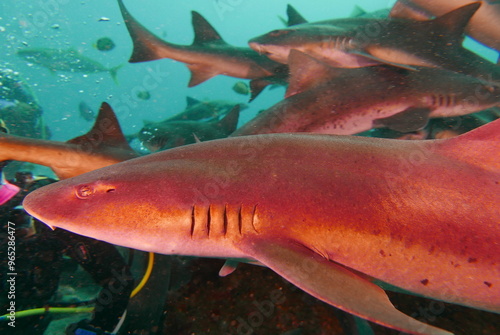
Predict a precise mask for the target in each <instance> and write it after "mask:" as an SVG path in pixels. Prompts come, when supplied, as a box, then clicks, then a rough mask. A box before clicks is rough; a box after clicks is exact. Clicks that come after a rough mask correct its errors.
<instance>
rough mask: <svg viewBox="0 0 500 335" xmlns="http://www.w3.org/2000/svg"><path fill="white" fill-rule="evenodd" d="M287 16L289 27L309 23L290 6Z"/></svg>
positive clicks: (287, 9)
mask: <svg viewBox="0 0 500 335" xmlns="http://www.w3.org/2000/svg"><path fill="white" fill-rule="evenodd" d="M286 15H287V16H288V22H287V26H288V27H291V26H295V25H297V24H303V23H307V20H306V19H304V17H303V16H302V15H300V13H299V12H298V11H297V10H296V9H295V8H294V7H293V6H292V5H290V4H288V5H287V6H286Z"/></svg>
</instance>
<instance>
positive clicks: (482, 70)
mask: <svg viewBox="0 0 500 335" xmlns="http://www.w3.org/2000/svg"><path fill="white" fill-rule="evenodd" d="M479 7H480V3H477V2H476V3H471V4H469V5H466V6H463V7H460V8H457V9H455V10H453V11H451V12H449V13H447V14H444V15H442V16H440V17H438V18H436V19H433V20H427V21H415V20H407V19H390V18H387V19H370V18H348V19H338V20H328V21H323V22H317V23H307V24H299V25H294V26H291V27H289V28H285V29H279V30H274V31H272V32H270V33H267V34H265V35H262V36H259V37H256V38H254V39H251V40H250V42H249V44H250V46H251V47H252V48H253V49H255V50H257V51H259V52H261V53H263V54H266V55H267V56H268V57H270V58H271V59H273V60H275V61H278V62H281V63H284V64H286V63H287V62H288V55H289V53H290V50H292V49H295V50H299V51H302V52H304V53H306V54H308V55H311V56H313V57H315V58H317V59H320V60H322V61H324V62H326V63H328V64H330V65H332V66H336V67H348V68H355V67H362V66H370V65H377V64H381V63H384V64H391V65H395V66H399V67H403V68H408V69H411V68H412V66H427V67H437V68H444V69H449V70H451V71H455V72H460V73H464V74H469V75H473V76H476V77H483V78H484V79H488V80H490V81H500V67H498V66H497V65H496V64H492V63H491V62H488V61H487V60H485V59H483V58H482V57H480V56H478V55H476V54H475V53H473V52H471V51H469V50H467V49H465V48H463V47H462V42H463V38H464V29H465V26H466V25H467V23H468V22H469V19H470V17H472V15H474V13H475V12H476V11H477V9H478V8H479Z"/></svg>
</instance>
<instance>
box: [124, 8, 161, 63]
mask: <svg viewBox="0 0 500 335" xmlns="http://www.w3.org/2000/svg"><path fill="white" fill-rule="evenodd" d="M118 5H119V6H120V11H121V13H122V16H123V21H124V22H125V25H126V26H127V29H128V32H129V34H130V37H131V38H132V42H133V44H134V50H133V51H132V55H131V56H130V59H129V63H139V62H146V61H150V60H156V59H162V58H166V57H165V56H164V55H158V53H157V52H156V50H158V49H161V50H162V51H165V50H168V48H169V47H170V46H171V44H170V43H168V42H165V41H164V40H162V39H160V38H159V37H157V36H156V35H155V34H153V33H152V32H150V31H149V30H147V29H146V27H144V26H143V25H142V24H140V23H139V22H138V21H137V20H136V19H135V18H134V17H133V16H132V15H131V14H130V13H129V11H128V10H127V8H126V7H125V5H124V4H123V1H122V0H118Z"/></svg>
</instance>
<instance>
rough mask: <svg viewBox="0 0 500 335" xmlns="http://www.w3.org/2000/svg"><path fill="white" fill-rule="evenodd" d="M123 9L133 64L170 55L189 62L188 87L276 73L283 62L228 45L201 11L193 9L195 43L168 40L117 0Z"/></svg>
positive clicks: (255, 77)
mask: <svg viewBox="0 0 500 335" xmlns="http://www.w3.org/2000/svg"><path fill="white" fill-rule="evenodd" d="M118 3H119V5H120V10H121V12H122V15H123V19H124V20H125V24H126V25H127V28H128V31H129V33H130V36H131V38H132V41H133V43H134V51H133V53H132V56H131V57H130V60H129V62H130V63H136V62H144V61H150V60H155V59H162V58H171V59H174V60H177V61H180V62H183V63H186V65H187V66H188V68H189V70H190V71H191V80H190V81H189V84H188V86H189V87H193V86H196V85H198V84H201V83H202V82H204V81H206V80H208V79H210V78H212V77H214V76H216V75H219V74H222V75H226V76H231V77H237V78H247V79H259V78H264V77H269V76H274V75H275V74H277V73H278V72H282V70H281V68H283V66H282V65H280V64H279V63H276V62H273V61H271V60H270V59H268V58H267V57H265V56H262V55H259V54H258V53H256V52H255V51H253V50H251V49H249V48H247V47H234V46H231V45H229V44H227V43H226V42H225V41H224V40H223V39H222V38H221V36H220V35H219V33H218V32H217V31H216V30H215V29H214V28H213V27H212V26H211V25H210V24H209V23H208V21H206V20H205V19H204V18H203V17H202V16H201V15H200V14H199V13H197V12H195V11H193V12H192V22H193V29H194V32H195V38H194V42H193V44H192V45H176V44H172V43H168V42H165V41H163V40H161V39H160V38H158V37H156V36H155V35H154V34H152V33H151V32H149V31H148V30H147V29H146V28H145V27H144V26H143V25H141V24H140V23H139V22H137V20H135V19H134V17H133V16H132V15H130V13H129V12H128V11H127V9H126V8H125V6H124V4H123V1H121V0H119V1H118Z"/></svg>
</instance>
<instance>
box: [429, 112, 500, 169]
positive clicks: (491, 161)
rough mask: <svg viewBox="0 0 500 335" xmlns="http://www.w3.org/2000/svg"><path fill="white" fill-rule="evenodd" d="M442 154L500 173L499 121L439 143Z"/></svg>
mask: <svg viewBox="0 0 500 335" xmlns="http://www.w3.org/2000/svg"><path fill="white" fill-rule="evenodd" d="M439 146H440V149H441V150H442V154H443V155H445V156H452V157H453V158H455V159H457V160H460V161H465V162H467V163H469V164H471V165H475V166H478V167H481V168H483V169H485V170H489V171H495V172H499V173H500V119H497V120H495V121H493V122H490V123H488V124H485V125H484V126H481V127H479V128H476V129H474V130H472V131H469V132H467V133H465V134H463V135H460V136H458V137H454V138H451V139H448V140H443V142H441V143H439Z"/></svg>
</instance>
